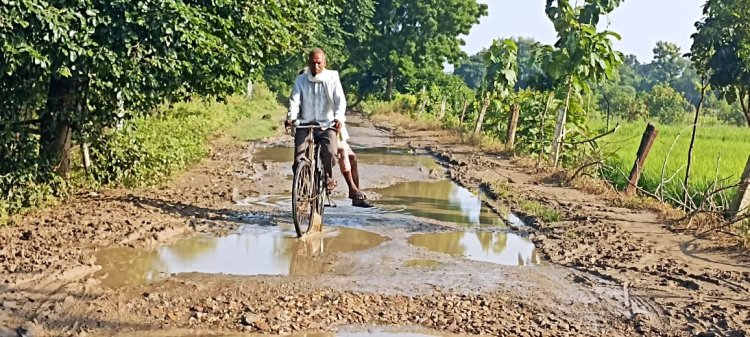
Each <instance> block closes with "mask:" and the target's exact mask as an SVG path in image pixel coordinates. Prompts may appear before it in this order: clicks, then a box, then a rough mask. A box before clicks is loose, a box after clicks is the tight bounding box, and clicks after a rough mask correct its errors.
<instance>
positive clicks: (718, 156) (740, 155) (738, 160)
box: [598, 122, 750, 202]
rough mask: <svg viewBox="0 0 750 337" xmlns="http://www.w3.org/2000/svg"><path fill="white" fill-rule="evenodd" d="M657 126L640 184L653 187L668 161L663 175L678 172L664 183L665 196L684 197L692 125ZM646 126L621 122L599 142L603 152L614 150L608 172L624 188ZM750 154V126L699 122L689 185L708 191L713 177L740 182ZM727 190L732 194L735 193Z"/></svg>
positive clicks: (727, 182)
mask: <svg viewBox="0 0 750 337" xmlns="http://www.w3.org/2000/svg"><path fill="white" fill-rule="evenodd" d="M598 126H601V125H598ZM655 126H656V128H657V130H658V132H659V133H658V136H657V137H656V141H655V142H654V145H653V147H652V148H651V151H650V153H649V155H648V158H647V160H646V163H645V166H644V171H643V175H642V176H641V180H640V183H639V186H640V187H642V188H644V189H645V190H647V191H650V192H654V191H655V190H656V188H657V186H658V185H659V183H660V182H661V180H662V167H664V179H665V180H667V179H669V178H671V177H674V178H673V179H672V180H671V181H670V182H669V183H668V184H666V186H665V188H664V195H665V197H671V198H675V199H677V200H681V199H682V197H681V195H682V193H683V188H682V181H683V179H684V176H685V166H686V163H687V153H688V148H689V146H690V137H691V131H692V127H691V126H688V125H658V124H657V125H655ZM645 128H646V123H645V122H640V123H627V124H622V125H621V126H620V128H619V129H618V130H617V132H616V133H615V134H614V135H612V136H608V137H606V138H605V139H603V140H602V141H600V143H599V145H600V146H602V148H603V150H604V151H603V152H605V153H614V155H613V156H611V157H609V159H608V164H609V165H610V166H612V167H613V169H611V170H608V171H607V173H606V175H607V178H608V179H610V180H611V181H613V182H614V183H615V185H617V186H618V187H620V188H622V187H624V186H625V185H626V184H627V179H626V177H625V175H627V174H628V173H629V172H630V169H631V168H632V166H633V163H634V161H635V156H636V152H637V151H638V146H639V144H640V141H641V136H642V135H643V131H644V130H645ZM670 148H671V152H670ZM668 155H669V157H668V158H667V156H668ZM748 155H750V128H741V127H735V126H728V125H698V132H697V134H696V139H695V147H694V149H693V161H692V165H691V169H690V181H689V188H688V190H689V191H690V192H691V194H695V193H696V192H700V191H705V190H706V189H707V188H708V187H709V186H711V185H712V184H714V183H718V184H719V185H723V186H726V185H732V184H736V183H737V182H739V180H740V175H741V174H742V171H743V169H744V168H745V164H746V162H747V160H748ZM665 160H666V166H664V165H665ZM729 195H730V196H731V193H730V194H729ZM695 201H696V202H699V201H700V200H695Z"/></svg>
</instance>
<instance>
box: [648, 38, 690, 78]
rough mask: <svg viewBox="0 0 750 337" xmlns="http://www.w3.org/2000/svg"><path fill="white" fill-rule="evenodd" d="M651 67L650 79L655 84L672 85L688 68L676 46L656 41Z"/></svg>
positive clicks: (686, 61) (678, 47)
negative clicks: (651, 78)
mask: <svg viewBox="0 0 750 337" xmlns="http://www.w3.org/2000/svg"><path fill="white" fill-rule="evenodd" d="M651 65H652V67H651V71H652V72H653V74H652V77H653V79H654V80H655V81H656V83H662V84H664V83H673V82H674V81H675V80H676V79H677V78H678V77H679V76H680V75H682V73H683V72H684V71H685V69H686V68H687V67H688V60H687V59H685V57H683V56H682V53H681V52H680V46H678V45H677V44H675V43H671V42H666V41H658V42H656V47H654V61H653V62H652V63H651Z"/></svg>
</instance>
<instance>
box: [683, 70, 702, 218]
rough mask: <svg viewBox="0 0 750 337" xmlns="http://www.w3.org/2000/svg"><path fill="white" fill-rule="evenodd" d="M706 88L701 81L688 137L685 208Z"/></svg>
mask: <svg viewBox="0 0 750 337" xmlns="http://www.w3.org/2000/svg"><path fill="white" fill-rule="evenodd" d="M706 88H708V81H707V80H703V83H701V99H700V101H698V106H697V107H695V118H693V134H692V135H691V136H690V147H688V157H687V166H686V167H685V180H684V181H683V185H682V186H684V188H685V190H684V191H683V192H684V195H683V196H684V198H683V200H684V201H685V207H687V205H688V198H690V192H688V180H690V165H692V163H693V146H694V145H695V134H696V132H697V131H698V117H699V116H700V113H701V108H703V101H704V100H705V99H706Z"/></svg>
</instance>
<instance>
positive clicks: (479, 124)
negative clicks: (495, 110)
mask: <svg viewBox="0 0 750 337" xmlns="http://www.w3.org/2000/svg"><path fill="white" fill-rule="evenodd" d="M489 107H490V100H489V99H485V100H484V102H482V111H480V112H479V117H477V124H476V126H474V134H475V135H478V134H480V133H481V132H482V123H484V114H485V113H486V112H487V108H489Z"/></svg>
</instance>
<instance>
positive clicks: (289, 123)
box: [284, 119, 295, 133]
mask: <svg viewBox="0 0 750 337" xmlns="http://www.w3.org/2000/svg"><path fill="white" fill-rule="evenodd" d="M294 122H295V120H294V119H287V120H285V121H284V130H286V132H287V133H289V131H290V130H291V129H292V125H294Z"/></svg>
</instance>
